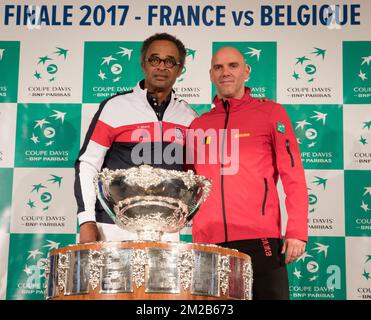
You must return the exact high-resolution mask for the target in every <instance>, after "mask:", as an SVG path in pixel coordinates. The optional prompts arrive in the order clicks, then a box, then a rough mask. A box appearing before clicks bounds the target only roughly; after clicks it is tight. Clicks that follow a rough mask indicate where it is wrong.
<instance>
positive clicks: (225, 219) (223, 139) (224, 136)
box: [220, 100, 231, 242]
mask: <svg viewBox="0 0 371 320" xmlns="http://www.w3.org/2000/svg"><path fill="white" fill-rule="evenodd" d="M223 107H224V110H225V113H226V116H225V120H224V131H223V138H222V147H221V153H222V156H221V164H220V166H221V176H220V192H221V197H222V212H223V223H224V236H225V242H228V230H227V217H226V215H225V199H224V144H225V138H226V129H227V127H228V120H229V109H230V107H231V106H230V104H229V102H228V101H224V100H223Z"/></svg>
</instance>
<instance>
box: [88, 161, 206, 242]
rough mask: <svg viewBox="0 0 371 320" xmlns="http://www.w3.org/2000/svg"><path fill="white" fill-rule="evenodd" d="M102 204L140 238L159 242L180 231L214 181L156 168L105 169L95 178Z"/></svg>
mask: <svg viewBox="0 0 371 320" xmlns="http://www.w3.org/2000/svg"><path fill="white" fill-rule="evenodd" d="M94 184H95V188H96V193H97V196H98V199H99V201H100V203H101V204H102V206H103V208H104V209H105V211H106V212H107V213H108V214H109V216H110V217H111V218H112V220H113V221H114V222H115V224H116V225H117V226H119V227H120V228H122V229H125V230H127V231H131V232H136V233H137V235H138V240H149V241H160V240H161V237H162V235H163V234H164V233H173V232H178V231H179V230H181V229H182V228H183V227H184V226H185V224H186V222H187V221H190V220H191V219H192V217H193V215H194V214H195V212H196V211H197V209H198V207H199V206H200V205H201V203H202V201H205V200H206V198H207V197H208V194H209V192H210V188H211V182H210V181H209V180H208V179H206V178H205V177H203V176H199V175H195V174H194V172H193V171H191V170H189V171H188V172H182V171H176V170H165V169H159V168H153V167H151V166H148V165H142V166H140V167H133V168H130V169H118V170H108V169H103V170H102V172H100V173H99V174H98V175H97V176H96V178H95V180H94Z"/></svg>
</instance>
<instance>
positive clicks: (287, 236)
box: [285, 232, 308, 242]
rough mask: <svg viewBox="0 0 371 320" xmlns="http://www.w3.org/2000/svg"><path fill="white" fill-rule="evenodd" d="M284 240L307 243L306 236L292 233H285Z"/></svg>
mask: <svg viewBox="0 0 371 320" xmlns="http://www.w3.org/2000/svg"><path fill="white" fill-rule="evenodd" d="M285 239H298V240H301V241H304V242H308V235H307V234H306V235H305V234H298V233H294V232H286V234H285Z"/></svg>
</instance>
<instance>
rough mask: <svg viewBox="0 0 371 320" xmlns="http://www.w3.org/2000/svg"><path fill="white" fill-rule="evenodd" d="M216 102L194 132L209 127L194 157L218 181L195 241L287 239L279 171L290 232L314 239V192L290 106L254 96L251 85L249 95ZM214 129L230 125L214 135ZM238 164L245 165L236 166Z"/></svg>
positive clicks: (191, 145) (192, 145) (194, 146)
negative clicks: (311, 208) (310, 223)
mask: <svg viewBox="0 0 371 320" xmlns="http://www.w3.org/2000/svg"><path fill="white" fill-rule="evenodd" d="M214 105H215V108H213V109H212V110H211V111H210V112H208V113H205V114H203V115H202V116H200V117H199V118H196V119H195V120H194V121H193V122H192V124H191V126H190V131H189V132H188V134H189V133H190V132H192V130H194V129H202V130H203V131H207V130H209V132H208V133H207V134H206V135H205V137H204V139H199V137H200V133H196V134H195V135H194V138H192V139H190V140H192V141H189V142H188V143H187V147H188V152H190V153H191V154H192V155H193V156H194V162H195V163H194V169H195V171H196V173H197V174H199V175H203V176H206V177H207V178H210V179H211V180H212V188H211V192H210V195H209V198H208V199H207V200H206V202H204V203H203V204H202V205H201V207H200V209H199V211H198V212H197V214H196V215H195V216H194V219H193V227H192V234H193V241H194V242H206V243H221V242H227V241H235V240H246V239H258V238H282V231H281V213H280V205H279V197H278V192H277V188H276V185H277V181H278V178H279V177H280V179H281V181H282V185H283V188H284V191H285V194H286V199H285V204H286V209H287V213H288V221H287V227H286V234H285V237H286V238H294V239H300V240H303V241H307V240H308V225H307V223H308V221H307V217H308V191H307V186H306V181H305V174H304V170H303V166H302V162H301V158H300V151H299V146H298V143H297V140H296V137H295V133H294V130H293V128H292V125H291V122H290V119H289V117H288V115H287V113H286V111H285V109H284V107H283V106H282V105H279V104H277V103H274V102H272V101H266V102H263V101H261V100H258V99H255V98H253V97H251V95H250V89H249V88H246V89H245V95H244V97H243V98H242V99H228V100H224V101H223V100H220V99H218V98H217V97H215V98H214ZM213 129H217V130H219V129H226V130H222V131H220V132H219V133H218V134H213ZM237 130H238V131H237ZM188 136H189V135H188ZM236 146H238V150H237V151H236ZM215 150H217V152H218V156H217V157H215ZM221 150H225V151H226V154H225V155H224V152H220V151H221ZM201 153H202V154H201ZM203 153H204V154H203ZM233 153H234V154H233ZM223 155H224V159H223ZM203 157H204V159H203ZM233 157H234V158H233ZM200 159H201V161H200ZM226 159H229V160H230V161H229V162H227V161H225V160H226ZM231 159H232V160H231ZM233 159H234V160H233ZM203 160H204V161H203ZM215 160H217V161H215ZM210 162H211V163H210ZM233 162H235V163H234V164H233ZM236 162H237V169H236V168H234V169H233V168H232V166H236Z"/></svg>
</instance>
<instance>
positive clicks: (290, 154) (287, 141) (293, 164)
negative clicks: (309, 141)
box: [286, 139, 295, 167]
mask: <svg viewBox="0 0 371 320" xmlns="http://www.w3.org/2000/svg"><path fill="white" fill-rule="evenodd" d="M286 150H287V153H288V154H289V156H290V159H291V167H294V166H295V162H294V157H293V156H292V153H291V150H290V141H289V140H288V139H287V140H286Z"/></svg>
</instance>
